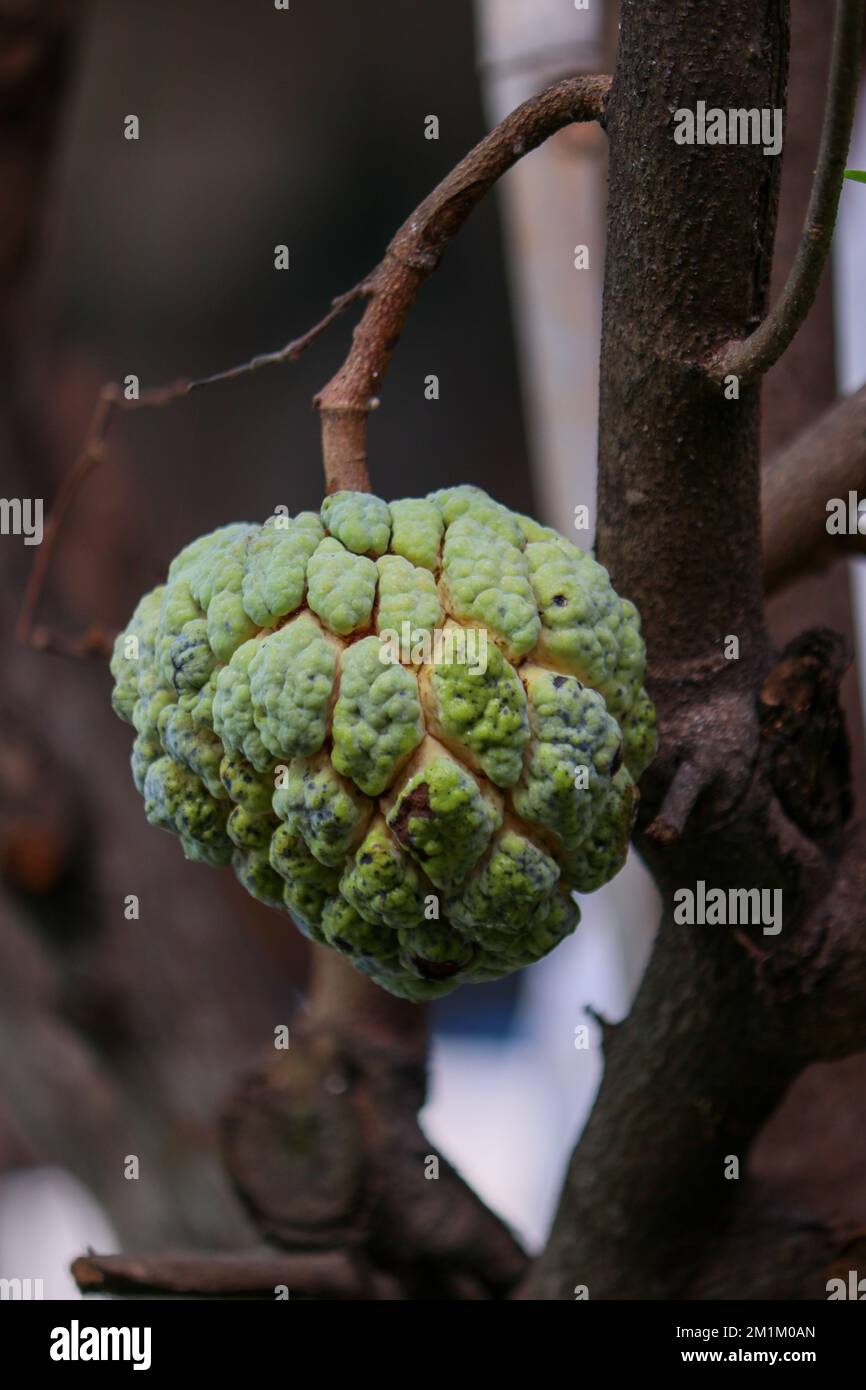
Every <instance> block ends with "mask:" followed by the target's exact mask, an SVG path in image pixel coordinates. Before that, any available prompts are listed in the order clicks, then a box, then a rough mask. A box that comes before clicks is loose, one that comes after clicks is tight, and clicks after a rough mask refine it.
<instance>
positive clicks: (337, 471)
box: [316, 76, 610, 492]
mask: <svg viewBox="0 0 866 1390" xmlns="http://www.w3.org/2000/svg"><path fill="white" fill-rule="evenodd" d="M609 89H610V78H609V77H595V76H593V77H586V76H581V77H569V78H566V79H565V81H563V82H558V83H556V84H555V85H554V86H552V87H549V88H548V89H547V90H546V91H544V92H542V93H540V95H538V96H535V97H532V98H530V100H529V101H525V102H523V104H522V105H521V106H518V107H517V108H516V110H514V111H512V112H511V114H510V115H508V116H506V118H505V119H504V120H503V121H500V123H499V125H497V126H496V127H494V129H493V130H492V131H491V132H490V133H489V135H486V136H485V138H484V139H483V140H481V141H480V143H479V144H477V145H476V146H475V148H474V149H472V150H470V152H469V154H467V155H466V156H465V158H464V159H462V160H461V161H460V163H459V164H458V165H457V166H456V167H455V168H454V169H452V170H451V172H450V173H449V174H447V175H446V177H445V178H444V179H443V180H442V182H441V183H440V184H439V185H438V186H437V187H436V188H435V189H434V190H433V192H432V193H431V194H430V195H429V197H427V198H425V199H424V201H423V203H421V204H420V205H419V206H418V207H417V208H416V209H415V211H414V212H413V213H412V214H411V216H409V217H408V218H407V219H406V221H405V222H404V223H403V225H402V227H400V229H399V231H398V232H397V233H396V235H395V236H394V237H393V239H392V240H391V242H390V244H389V246H388V248H387V250H386V252H385V255H384V257H383V258H382V260H381V261H380V263H379V265H378V266H377V267H376V269H375V270H374V271H373V273H372V275H371V276H370V277H369V282H368V283H369V302H368V304H367V307H366V309H365V311H364V314H363V316H362V318H361V320H360V322H359V324H358V325H357V327H356V329H355V331H354V334H353V337H352V347H351V349H350V351H349V355H348V357H347V358H346V360H345V362H344V363H343V365H342V367H341V368H340V370H339V371H338V372H337V374H336V376H334V377H333V378H332V379H331V380H330V381H329V382H328V384H327V386H325V387H324V389H323V390H322V391H320V392H319V395H318V396H317V397H316V404H317V406H318V408H319V412H320V414H321V417H322V454H323V460H324V466H325V478H326V482H327V488H328V491H329V492H336V491H337V490H339V489H341V488H350V489H353V490H355V491H368V490H369V486H370V484H369V478H368V474H367V445H366V432H367V416H368V415H369V413H370V410H371V409H372V408H373V405H374V403H375V402H376V401H377V398H378V393H379V391H380V390H381V387H382V382H383V380H384V377H385V373H386V371H387V369H388V364H389V362H390V360H391V356H392V354H393V351H394V348H395V347H396V345H397V342H398V340H399V337H400V334H401V333H402V331H403V328H404V327H405V324H406V319H407V316H408V314H409V310H410V309H411V307H412V305H413V303H414V302H415V298H416V296H417V294H418V291H419V290H420V288H421V286H422V285H423V284H424V281H425V280H426V279H427V278H428V277H429V276H430V275H432V273H433V271H434V270H435V269H436V268H437V266H438V265H439V262H440V260H441V258H442V255H443V252H444V251H445V249H446V247H447V245H448V243H449V242H450V240H451V238H452V237H453V236H454V235H455V234H456V233H457V232H458V231H459V230H460V228H461V227H462V226H463V223H464V222H465V221H466V218H467V217H468V216H469V214H470V212H471V211H472V209H473V208H474V207H475V206H476V204H477V203H479V202H480V201H481V199H482V198H483V197H484V195H485V194H486V193H487V192H488V191H489V190H490V188H491V187H492V186H493V184H494V183H495V182H496V180H497V179H498V178H500V176H501V175H502V174H504V173H505V172H506V171H507V170H508V169H510V168H511V166H512V165H513V164H515V163H516V162H517V160H518V159H521V158H522V157H523V155H525V154H528V153H529V151H530V150H533V149H535V148H536V147H537V146H538V145H540V144H542V143H543V142H544V141H545V140H546V139H548V137H549V136H551V135H553V134H554V133H555V132H556V131H557V130H560V129H561V128H562V127H563V126H566V125H571V124H572V123H573V122H575V121H593V120H600V119H601V118H602V116H603V114H604V105H605V100H606V98H607V94H608V91H609Z"/></svg>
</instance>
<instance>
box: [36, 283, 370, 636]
mask: <svg viewBox="0 0 866 1390" xmlns="http://www.w3.org/2000/svg"><path fill="white" fill-rule="evenodd" d="M369 293H370V289H369V283H368V281H367V280H366V279H365V280H361V281H359V283H358V284H357V285H354V286H353V287H352V289H350V290H347V291H346V292H345V294H341V295H338V296H337V298H336V299H334V300H332V301H331V307H330V309H329V310H328V312H327V313H326V314H325V315H324V317H323V318H321V319H320V320H319V322H318V323H316V324H314V325H313V327H312V328H310V329H308V330H307V332H306V333H302V334H301V336H300V337H299V338H293V339H292V340H291V342H288V343H286V345H285V346H284V347H281V348H277V349H276V351H274V352H263V353H259V354H258V355H257V356H256V357H251V358H250V360H249V361H248V362H242V363H240V364H239V365H238V366H236V367H228V368H227V369H226V370H225V371H222V372H215V373H214V374H213V375H212V376H205V377H198V378H195V379H190V378H187V377H181V378H180V379H179V380H177V381H172V382H168V383H167V384H166V385H164V386H153V387H150V388H149V389H148V390H146V391H142V392H141V393H140V394H139V395H138V396H135V397H131V398H130V397H127V396H126V395H125V394H124V392H123V390H122V389H121V387H120V386H119V385H118V384H117V383H116V382H109V383H107V384H106V385H105V386H103V387H102V390H101V391H100V393H99V397H98V399H97V403H96V408H95V410H94V412H93V416H92V418H91V421H90V426H89V428H88V430H87V434H86V436H85V439H84V443H83V445H82V447H81V452H80V453H79V455H78V457H77V459H76V460H75V463H74V464H73V466H72V468H71V470H70V471H69V473H68V474H67V475H66V477H65V478H64V480H63V482H62V484H61V486H60V491H59V492H58V494H57V499H56V501H55V503H54V507H53V509H52V511H51V514H50V516H49V517H48V520H47V521H46V523H45V531H44V535H43V540H42V545H41V546H40V547H39V548H38V550H37V553H36V559H35V560H34V563H33V569H32V570H31V573H30V578H29V580H28V582H27V587H26V589H25V591H24V598H23V600H22V603H21V610H20V613H19V617H18V624H17V628H16V636H17V638H18V641H19V642H22V643H23V644H24V645H25V646H31V647H34V648H35V649H36V650H37V651H41V652H54V653H56V654H58V655H61V656H74V657H91V656H92V657H98V658H99V659H101V660H104V659H105V658H106V657H107V656H108V655H109V654H110V652H111V646H112V639H111V637H110V636H109V634H107V633H106V632H105V631H104V630H103V629H102V628H101V627H99V626H97V625H95V626H93V627H90V628H88V629H87V631H86V632H84V633H83V634H81V635H80V636H78V637H67V636H64V635H62V634H57V633H52V632H51V631H49V629H47V628H45V627H37V626H36V612H37V608H38V606H39V601H40V598H41V596H42V592H43V589H44V587H45V580H46V577H47V574H48V571H49V568H50V566H51V560H52V558H53V555H54V551H55V549H56V546H57V541H58V538H59V535H60V531H61V529H62V526H63V522H64V520H65V518H66V516H67V514H68V513H69V510H70V508H71V506H72V504H73V502H74V501H75V499H76V498H77V496H78V494H79V493H80V491H81V489H82V487H83V485H84V483H85V482H86V480H87V479H88V478H89V477H90V474H91V473H92V472H93V471H94V469H95V468H96V467H97V466H98V465H99V464H100V463H101V462H102V460H103V459H104V457H105V444H106V439H107V436H108V432H109V430H110V428H111V425H112V423H113V421H114V417H115V415H116V414H117V413H119V412H124V413H125V412H131V411H135V410H147V409H163V408H164V407H165V406H167V405H171V404H172V403H173V402H174V401H179V400H183V399H185V398H186V397H187V396H190V395H192V393H193V392H194V391H200V390H202V389H203V388H204V387H206V386H217V385H220V384H222V383H223V382H226V381H235V380H237V378H239V377H243V376H249V375H250V374H251V373H252V372H257V371H259V370H260V369H261V368H262V367H272V366H276V365H277V364H279V363H281V362H295V361H297V359H298V358H299V357H300V356H301V354H302V353H303V352H305V351H306V349H307V348H308V347H310V345H311V344H312V343H314V342H315V341H316V339H317V338H318V337H320V336H321V334H322V333H324V331H325V329H326V328H329V327H330V326H331V324H332V323H334V322H335V321H336V320H337V319H338V318H339V317H340V315H341V314H343V313H344V312H345V311H346V309H348V308H349V307H350V306H351V305H352V304H355V303H357V302H358V300H360V299H363V298H365V296H366V295H368V294H369Z"/></svg>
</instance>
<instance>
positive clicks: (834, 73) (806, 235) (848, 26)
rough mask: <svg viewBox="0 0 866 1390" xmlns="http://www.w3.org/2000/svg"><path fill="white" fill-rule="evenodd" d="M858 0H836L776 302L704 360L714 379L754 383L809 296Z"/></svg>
mask: <svg viewBox="0 0 866 1390" xmlns="http://www.w3.org/2000/svg"><path fill="white" fill-rule="evenodd" d="M862 31H863V0H836V23H835V29H834V32H833V52H832V56H831V60H830V77H829V81H828V84H827V104H826V107H825V112H824V125H823V129H822V132H821V146H820V149H819V151H818V167H817V171H816V174H815V182H814V184H813V185H812V196H811V198H810V199H809V207H808V210H807V213H806V221H805V223H804V225H803V232H802V235H801V237H800V245H799V248H798V250H797V255H796V257H795V259H794V264H793V265H792V267H791V272H790V274H789V276H788V279H787V281H786V282H785V287H784V289H783V290H782V293H781V294H780V296H779V298H778V300H777V301H776V303H775V304H774V305H773V307H772V309H771V310H770V312H769V313H768V314H767V317H766V318H765V319H764V321H763V322H762V323H761V324H760V325H759V326H758V327H757V328H756V329H755V331H754V333H751V334H750V335H749V337H748V338H744V339H743V340H742V341H740V342H734V343H728V344H727V345H726V346H725V347H724V348H723V349H722V351H721V352H720V353H718V354H716V355H714V357H713V359H712V360H711V362H710V363H709V372H710V375H711V377H713V379H714V380H716V381H721V380H723V379H724V378H725V377H726V376H728V375H734V376H738V377H739V378H740V382H741V383H743V382H749V381H754V380H755V379H756V378H757V377H760V376H762V375H763V374H764V373H765V372H767V371H769V369H770V367H772V366H773V364H774V362H777V361H778V360H779V358H780V357H781V356H782V353H783V352H784V351H785V349H786V348H787V347H788V344H789V343H790V342H791V340H792V338H793V337H794V335H795V334H796V332H797V331H798V329H799V327H800V325H801V324H802V322H803V320H804V319H805V317H806V315H807V314H808V312H809V310H810V309H811V307H812V304H813V303H814V300H815V295H816V293H817V290H818V285H819V283H820V280H821V275H822V274H823V271H824V266H825V264H826V261H827V256H828V255H829V252H830V243H831V241H832V240H833V229H834V227H835V225H836V210H837V208H838V205H839V195H840V193H841V190H842V180H843V177H844V173H845V160H846V157H847V154H848V145H849V143H850V140H851V127H852V125H853V123H854V108H855V105H856V102H857V88H858V84H859V80H860V45H861V39H862Z"/></svg>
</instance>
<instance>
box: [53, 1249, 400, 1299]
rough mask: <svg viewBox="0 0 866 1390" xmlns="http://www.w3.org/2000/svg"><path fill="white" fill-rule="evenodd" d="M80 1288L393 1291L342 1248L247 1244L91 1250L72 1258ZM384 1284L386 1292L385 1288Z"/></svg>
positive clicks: (330, 1293)
mask: <svg viewBox="0 0 866 1390" xmlns="http://www.w3.org/2000/svg"><path fill="white" fill-rule="evenodd" d="M72 1275H73V1278H74V1279H75V1282H76V1283H77V1285H78V1287H79V1289H81V1291H82V1293H99V1294H105V1293H119V1294H127V1295H129V1294H141V1295H146V1294H152V1293H164V1294H175V1295H178V1294H179V1295H182V1296H186V1297H191V1298H196V1297H198V1298H219V1297H223V1298H228V1297H232V1296H234V1297H239V1296H240V1297H244V1296H245V1297H247V1298H255V1297H258V1298H271V1299H273V1298H275V1297H276V1290H277V1288H279V1287H280V1286H284V1287H285V1288H286V1289H287V1290H288V1293H289V1297H291V1296H292V1295H294V1294H299V1295H302V1296H303V1297H306V1298H339V1299H368V1298H377V1297H388V1296H394V1295H393V1289H392V1284H393V1281H391V1280H390V1279H389V1278H388V1277H387V1276H385V1275H377V1274H376V1273H374V1272H373V1271H372V1270H371V1269H370V1268H369V1266H368V1265H367V1263H366V1261H365V1260H364V1259H363V1257H362V1256H360V1255H358V1254H356V1253H354V1252H347V1251H345V1250H323V1251H309V1252H306V1251H305V1252H301V1253H298V1254H282V1253H280V1252H279V1251H271V1250H267V1249H263V1250H250V1251H240V1252H237V1253H231V1254H228V1253H227V1254H218V1255H206V1254H177V1255H96V1254H94V1253H93V1252H90V1253H89V1254H87V1255H82V1256H80V1257H79V1258H78V1259H77V1260H74V1261H73V1264H72ZM383 1286H387V1287H388V1289H389V1290H391V1293H390V1294H389V1293H386V1292H384V1290H383Z"/></svg>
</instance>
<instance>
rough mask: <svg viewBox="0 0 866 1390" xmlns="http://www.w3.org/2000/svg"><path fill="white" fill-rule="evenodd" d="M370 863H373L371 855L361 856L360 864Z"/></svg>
mask: <svg viewBox="0 0 866 1390" xmlns="http://www.w3.org/2000/svg"><path fill="white" fill-rule="evenodd" d="M372 862H373V856H372V854H362V855H361V863H362V864H372Z"/></svg>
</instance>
